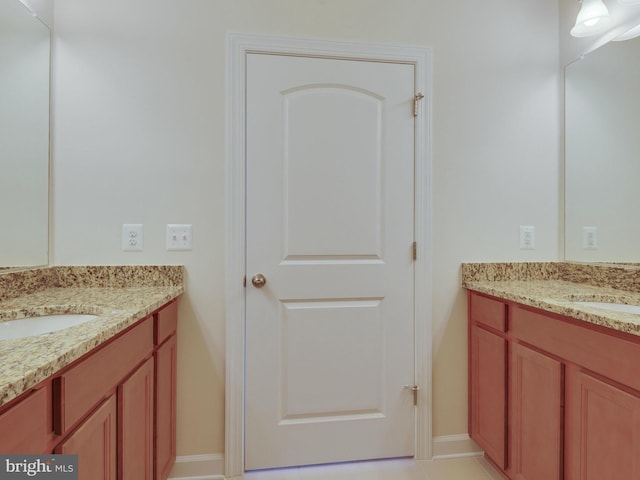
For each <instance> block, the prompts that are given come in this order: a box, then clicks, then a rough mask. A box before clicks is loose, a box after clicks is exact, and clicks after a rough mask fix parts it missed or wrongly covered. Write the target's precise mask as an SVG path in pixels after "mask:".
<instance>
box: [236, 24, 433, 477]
mask: <svg viewBox="0 0 640 480" xmlns="http://www.w3.org/2000/svg"><path fill="white" fill-rule="evenodd" d="M250 53H264V54H284V55H296V56H306V57H309V56H311V57H329V58H337V59H349V60H367V61H384V62H394V63H404V64H412V65H414V66H415V76H416V81H415V83H416V90H417V91H416V92H415V93H418V92H420V93H422V94H423V95H424V96H425V98H424V99H423V100H422V102H421V105H420V108H419V109H418V111H417V113H418V115H417V117H416V123H415V135H414V136H415V156H416V159H415V173H414V175H415V178H414V181H415V204H414V217H415V219H414V225H415V229H414V230H415V239H414V240H415V241H416V242H417V244H418V250H417V253H418V255H417V260H416V262H415V273H414V275H415V280H414V312H415V315H414V328H415V382H416V385H418V386H419V387H420V392H419V401H418V407H417V409H416V429H415V432H416V438H415V445H416V448H415V452H416V455H415V458H416V459H430V458H431V450H432V445H431V443H432V434H431V424H432V422H431V412H432V398H431V371H432V340H431V339H432V309H431V305H432V281H431V274H432V271H431V263H432V262H431V256H432V251H431V190H432V189H431V183H432V182H431V98H432V96H431V83H432V82H431V49H430V48H427V47H416V46H403V45H384V44H370V43H356V42H337V41H331V40H321V39H307V38H294V37H277V36H270V35H269V36H268V35H254V34H239V33H228V34H227V87H226V98H227V104H226V110H227V111H226V114H227V132H226V134H227V136H226V138H227V159H226V202H227V205H226V248H225V250H226V265H225V268H226V272H225V280H226V286H225V316H226V338H225V341H226V344H225V345H226V348H225V350H226V355H225V358H226V366H225V453H224V458H225V475H226V477H227V478H242V477H243V475H244V394H245V387H244V382H245V378H244V369H245V344H244V338H245V321H244V320H245V287H244V282H245V254H246V251H245V245H246V210H245V204H246V202H245V199H246V184H245V175H246V170H245V167H246V164H245V159H246V143H245V142H246V138H245V111H246V110H245V106H246V105H245V91H246V61H245V60H246V55H247V54H250Z"/></svg>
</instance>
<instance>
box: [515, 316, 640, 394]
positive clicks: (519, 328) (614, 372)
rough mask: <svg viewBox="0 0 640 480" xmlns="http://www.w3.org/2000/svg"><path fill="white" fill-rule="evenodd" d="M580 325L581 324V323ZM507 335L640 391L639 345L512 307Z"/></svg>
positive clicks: (555, 318)
mask: <svg viewBox="0 0 640 480" xmlns="http://www.w3.org/2000/svg"><path fill="white" fill-rule="evenodd" d="M583 323H584V322H583ZM511 334H512V335H513V336H514V337H517V338H518V339H521V340H523V341H526V342H527V343H530V344H532V345H535V346H537V347H538V348H540V349H542V350H545V351H547V352H552V353H554V354H555V355H558V356H560V357H562V358H563V359H565V360H566V361H568V362H571V363H574V364H576V365H580V366H582V367H585V368H586V369H589V370H591V371H594V372H597V373H599V374H601V375H604V376H605V377H608V378H611V379H613V380H615V381H618V382H620V383H622V384H624V385H629V386H630V387H632V388H635V389H636V390H640V375H638V365H640V343H638V342H637V340H636V341H635V342H634V341H632V340H631V339H625V338H622V337H621V336H614V335H608V334H606V333H602V332H600V331H595V330H594V329H591V328H589V325H588V324H586V325H584V326H581V325H580V326H579V325H576V324H574V323H571V322H569V321H565V320H563V319H562V318H561V317H552V316H551V315H545V314H543V313H538V312H533V311H530V310H527V309H524V308H521V307H518V306H514V307H513V309H512V315H511Z"/></svg>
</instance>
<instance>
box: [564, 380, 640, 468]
mask: <svg viewBox="0 0 640 480" xmlns="http://www.w3.org/2000/svg"><path fill="white" fill-rule="evenodd" d="M569 373H570V374H569V375H568V379H567V385H568V386H567V390H568V392H567V393H568V395H569V400H568V405H567V406H568V408H569V410H568V416H567V417H568V420H569V426H568V433H567V440H568V442H569V443H568V450H567V454H568V462H567V473H568V475H567V480H602V479H607V480H631V479H638V478H640V398H638V397H637V396H635V395H633V394H631V393H629V392H626V391H624V390H622V389H620V388H618V387H617V386H614V385H612V384H609V383H607V382H605V381H603V380H599V379H597V378H595V377H593V376H591V375H589V374H587V373H585V372H582V371H579V370H577V369H576V370H572V371H571V372H569Z"/></svg>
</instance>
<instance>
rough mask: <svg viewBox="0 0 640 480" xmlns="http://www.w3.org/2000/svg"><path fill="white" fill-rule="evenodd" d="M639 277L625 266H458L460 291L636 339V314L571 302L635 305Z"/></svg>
mask: <svg viewBox="0 0 640 480" xmlns="http://www.w3.org/2000/svg"><path fill="white" fill-rule="evenodd" d="M509 265H513V266H514V269H515V270H511V269H510V268H509ZM538 267H540V268H538ZM496 269H497V270H496ZM638 277H640V269H638V268H637V267H625V266H614V267H612V266H598V265H582V264H575V265H574V264H569V263H558V264H550V263H545V264H535V263H529V264H527V263H521V264H463V269H462V286H463V287H464V288H466V289H468V290H472V291H475V292H480V293H485V294H487V295H492V296H494V297H497V298H500V299H503V300H508V301H513V302H517V303H520V304H523V305H528V306H530V307H535V308H539V309H541V310H544V311H547V312H551V313H556V314H559V315H564V316H567V317H571V318H575V319H578V320H582V321H584V322H588V323H591V324H594V325H599V326H602V327H607V328H611V329H613V330H617V331H620V332H626V333H629V334H632V335H636V336H640V315H638V314H633V313H624V312H616V311H613V310H606V309H603V308H596V307H588V306H585V305H580V304H578V303H575V302H607V303H622V304H628V305H640V291H638Z"/></svg>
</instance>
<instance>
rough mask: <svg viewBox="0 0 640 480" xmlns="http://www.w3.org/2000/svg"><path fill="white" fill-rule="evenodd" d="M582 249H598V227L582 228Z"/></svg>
mask: <svg viewBox="0 0 640 480" xmlns="http://www.w3.org/2000/svg"><path fill="white" fill-rule="evenodd" d="M582 248H583V249H585V250H597V249H598V229H597V228H596V227H582Z"/></svg>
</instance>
